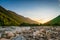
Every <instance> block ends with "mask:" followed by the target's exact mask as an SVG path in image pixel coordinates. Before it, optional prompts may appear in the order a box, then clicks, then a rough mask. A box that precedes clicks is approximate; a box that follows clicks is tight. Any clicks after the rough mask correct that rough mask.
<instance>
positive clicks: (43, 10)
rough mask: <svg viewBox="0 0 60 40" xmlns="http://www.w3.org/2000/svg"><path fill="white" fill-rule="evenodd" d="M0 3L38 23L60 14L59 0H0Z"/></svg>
mask: <svg viewBox="0 0 60 40" xmlns="http://www.w3.org/2000/svg"><path fill="white" fill-rule="evenodd" d="M0 5H1V6H3V7H5V8H6V9H9V10H12V11H14V12H16V13H17V14H19V15H22V16H25V17H28V18H31V19H32V20H35V21H37V22H39V23H45V22H47V21H49V20H51V19H53V18H55V17H56V16H58V15H60V0H0Z"/></svg>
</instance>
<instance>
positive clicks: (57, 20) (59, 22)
mask: <svg viewBox="0 0 60 40" xmlns="http://www.w3.org/2000/svg"><path fill="white" fill-rule="evenodd" d="M45 24H46V25H57V26H60V15H59V16H57V17H56V18H54V19H52V20H50V21H49V22H47V23H45Z"/></svg>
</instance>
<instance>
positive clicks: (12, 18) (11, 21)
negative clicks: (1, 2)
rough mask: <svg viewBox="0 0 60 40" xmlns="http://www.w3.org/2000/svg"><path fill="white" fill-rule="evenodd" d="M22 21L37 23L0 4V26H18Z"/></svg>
mask: <svg viewBox="0 0 60 40" xmlns="http://www.w3.org/2000/svg"><path fill="white" fill-rule="evenodd" d="M23 22H24V23H29V24H37V23H38V22H36V21H33V20H31V19H29V18H26V17H24V16H21V15H18V14H16V13H15V12H13V11H10V10H6V9H5V8H3V7H2V6H0V26H19V25H20V24H21V23H23Z"/></svg>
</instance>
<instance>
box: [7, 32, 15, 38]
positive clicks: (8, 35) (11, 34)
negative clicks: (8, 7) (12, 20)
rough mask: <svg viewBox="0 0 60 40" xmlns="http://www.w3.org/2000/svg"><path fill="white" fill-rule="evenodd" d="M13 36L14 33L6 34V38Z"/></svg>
mask: <svg viewBox="0 0 60 40" xmlns="http://www.w3.org/2000/svg"><path fill="white" fill-rule="evenodd" d="M14 36H15V35H14V33H12V32H9V33H7V38H11V37H14Z"/></svg>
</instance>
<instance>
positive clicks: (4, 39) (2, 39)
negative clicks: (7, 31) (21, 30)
mask: <svg viewBox="0 0 60 40" xmlns="http://www.w3.org/2000/svg"><path fill="white" fill-rule="evenodd" d="M0 40H10V39H6V38H1V39H0Z"/></svg>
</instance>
